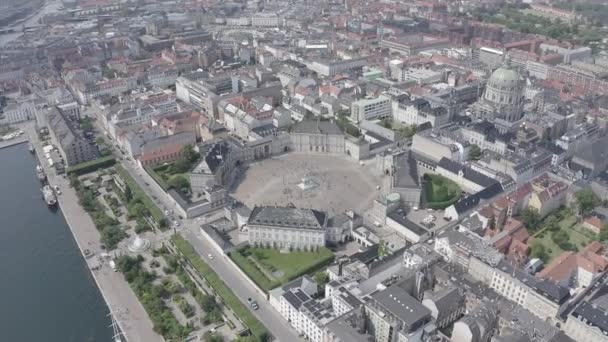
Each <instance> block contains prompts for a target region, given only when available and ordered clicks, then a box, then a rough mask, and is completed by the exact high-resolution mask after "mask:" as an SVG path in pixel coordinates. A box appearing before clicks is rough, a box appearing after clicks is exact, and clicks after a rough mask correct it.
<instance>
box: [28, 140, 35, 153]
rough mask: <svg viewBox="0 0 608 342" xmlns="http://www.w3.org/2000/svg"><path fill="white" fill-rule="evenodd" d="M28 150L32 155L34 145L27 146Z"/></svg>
mask: <svg viewBox="0 0 608 342" xmlns="http://www.w3.org/2000/svg"><path fill="white" fill-rule="evenodd" d="M28 150H29V151H30V153H31V154H34V152H36V150H34V145H32V143H29V144H28Z"/></svg>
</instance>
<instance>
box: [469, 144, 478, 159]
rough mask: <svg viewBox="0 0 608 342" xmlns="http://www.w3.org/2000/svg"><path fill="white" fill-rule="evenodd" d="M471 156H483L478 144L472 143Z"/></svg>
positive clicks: (475, 157) (474, 157)
mask: <svg viewBox="0 0 608 342" xmlns="http://www.w3.org/2000/svg"><path fill="white" fill-rule="evenodd" d="M469 157H470V158H471V159H473V160H479V158H481V148H479V146H478V145H475V144H472V145H471V148H470V149H469Z"/></svg>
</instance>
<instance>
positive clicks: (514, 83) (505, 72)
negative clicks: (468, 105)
mask: <svg viewBox="0 0 608 342" xmlns="http://www.w3.org/2000/svg"><path fill="white" fill-rule="evenodd" d="M520 84H521V77H520V75H519V73H518V72H517V70H515V68H513V67H512V66H511V62H510V61H509V60H508V59H507V60H506V62H505V64H503V65H502V66H501V67H500V68H498V69H496V70H494V72H493V73H492V76H490V79H489V80H488V86H490V87H493V88H497V89H502V90H506V89H516V88H518V87H519V85H520Z"/></svg>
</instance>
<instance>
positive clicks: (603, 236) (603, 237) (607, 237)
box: [598, 225, 608, 242]
mask: <svg viewBox="0 0 608 342" xmlns="http://www.w3.org/2000/svg"><path fill="white" fill-rule="evenodd" d="M598 239H599V240H600V241H602V242H606V241H608V225H604V227H602V229H601V230H600V233H599V235H598Z"/></svg>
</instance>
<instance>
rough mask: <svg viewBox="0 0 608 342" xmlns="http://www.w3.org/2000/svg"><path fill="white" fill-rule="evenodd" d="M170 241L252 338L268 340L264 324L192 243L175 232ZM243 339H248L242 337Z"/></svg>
mask: <svg viewBox="0 0 608 342" xmlns="http://www.w3.org/2000/svg"><path fill="white" fill-rule="evenodd" d="M171 242H172V243H173V245H174V246H175V248H177V250H178V251H179V252H180V253H181V255H182V256H183V257H184V258H186V260H187V261H188V262H189V263H190V264H191V265H192V266H193V267H194V269H195V270H196V271H197V272H198V273H199V274H200V275H201V276H202V277H203V278H204V279H205V281H206V282H207V283H208V284H209V286H211V288H213V290H214V291H215V292H216V293H217V295H218V296H219V297H220V298H221V300H222V302H223V303H224V304H225V305H226V306H228V307H229V308H230V309H232V311H233V312H234V313H235V314H236V315H237V316H238V317H239V318H240V319H241V320H242V321H243V323H244V324H245V325H246V326H247V327H248V328H249V330H250V331H251V334H252V335H253V337H254V339H253V338H252V339H249V340H255V341H259V342H265V341H268V340H269V336H270V335H269V333H268V331H267V330H266V328H265V327H264V325H263V324H262V323H261V322H260V321H258V319H257V318H255V316H254V315H253V314H252V313H251V311H249V309H248V308H247V307H246V306H245V304H243V302H241V301H240V300H239V299H238V298H237V297H236V295H235V294H234V292H232V290H231V289H230V288H229V287H228V286H226V283H224V281H223V280H222V279H221V278H220V277H219V276H218V275H217V273H215V272H214V271H213V270H212V269H211V267H209V265H207V264H206V263H205V262H204V261H203V259H201V257H200V256H199V255H198V254H197V253H196V251H195V250H194V248H193V247H192V245H190V243H189V242H188V241H186V240H185V239H184V238H183V237H182V236H181V235H179V234H176V235H173V236H172V237H171ZM243 340H248V339H246V338H244V339H243Z"/></svg>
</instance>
